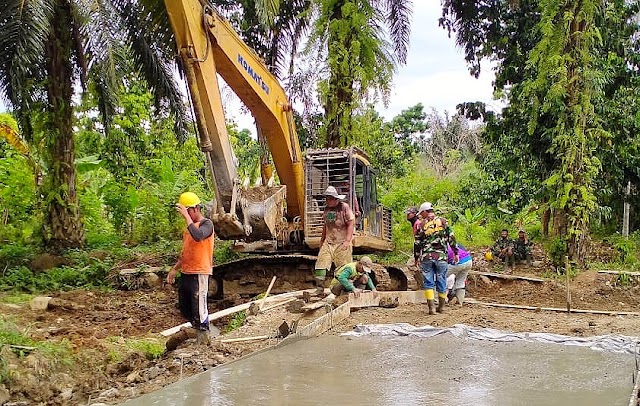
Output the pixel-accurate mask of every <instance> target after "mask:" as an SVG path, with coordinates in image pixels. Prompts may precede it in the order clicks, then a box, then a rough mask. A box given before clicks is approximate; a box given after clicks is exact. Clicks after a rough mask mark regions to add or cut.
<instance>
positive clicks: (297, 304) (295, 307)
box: [287, 299, 306, 313]
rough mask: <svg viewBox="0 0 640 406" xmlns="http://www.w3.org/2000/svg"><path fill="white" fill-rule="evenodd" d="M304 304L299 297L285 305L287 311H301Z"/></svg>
mask: <svg viewBox="0 0 640 406" xmlns="http://www.w3.org/2000/svg"><path fill="white" fill-rule="evenodd" d="M305 304H306V303H305V301H304V300H301V299H298V300H294V301H293V302H291V303H289V304H288V305H287V311H289V312H291V313H302V306H304V305H305Z"/></svg>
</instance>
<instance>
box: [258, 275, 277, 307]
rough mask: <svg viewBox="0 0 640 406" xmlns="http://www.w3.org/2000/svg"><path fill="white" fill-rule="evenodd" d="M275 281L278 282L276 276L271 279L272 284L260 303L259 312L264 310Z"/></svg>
mask: <svg viewBox="0 0 640 406" xmlns="http://www.w3.org/2000/svg"><path fill="white" fill-rule="evenodd" d="M275 281H276V276H275V275H274V276H273V278H271V283H270V284H269V288H267V293H265V294H264V297H263V298H262V301H261V302H260V307H258V310H262V307H263V306H264V303H265V301H266V300H267V296H269V293H271V288H272V287H273V283H274V282H275Z"/></svg>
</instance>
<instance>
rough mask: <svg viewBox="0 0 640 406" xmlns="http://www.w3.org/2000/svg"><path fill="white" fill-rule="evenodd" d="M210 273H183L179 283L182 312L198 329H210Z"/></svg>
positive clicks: (179, 303)
mask: <svg viewBox="0 0 640 406" xmlns="http://www.w3.org/2000/svg"><path fill="white" fill-rule="evenodd" d="M208 290H209V275H201V274H182V275H181V276H180V282H179V284H178V307H179V308H180V313H182V315H183V316H184V317H185V318H186V319H187V320H188V321H189V322H191V325H192V326H193V327H194V328H196V329H198V330H205V331H206V330H209V310H208V309H207V293H208Z"/></svg>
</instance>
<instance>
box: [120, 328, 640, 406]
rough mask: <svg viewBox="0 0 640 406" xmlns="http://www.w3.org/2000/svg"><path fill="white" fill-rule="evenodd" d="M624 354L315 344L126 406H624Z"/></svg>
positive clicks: (627, 388)
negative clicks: (258, 405) (259, 405)
mask: <svg viewBox="0 0 640 406" xmlns="http://www.w3.org/2000/svg"><path fill="white" fill-rule="evenodd" d="M634 370H635V359H634V357H633V356H632V355H629V354H621V353H611V352H602V351H594V350H591V349H588V348H583V347H576V346H567V345H559V344H546V343H531V342H523V341H516V342H507V343H496V342H488V341H477V340H471V339H467V338H458V337H454V336H453V335H451V334H442V335H438V336H435V337H431V338H416V337H377V336H364V337H344V336H342V337H338V336H323V337H318V338H313V339H308V340H301V341H298V342H295V343H293V344H290V345H287V346H284V347H281V348H276V349H273V350H269V351H264V352H261V353H258V354H255V355H253V356H251V357H248V358H244V359H242V360H240V361H237V362H234V363H231V364H228V365H223V366H220V367H217V368H214V369H212V370H210V371H207V372H205V373H202V374H199V375H197V376H194V377H191V378H188V379H184V380H182V381H180V382H177V383H176V384H173V385H171V386H168V387H166V388H164V389H162V390H160V391H157V392H154V393H150V394H147V395H144V396H142V397H140V398H137V399H134V400H131V401H129V402H126V403H125V405H127V406H137V405H190V406H196V405H197V406H200V405H203V406H204V405H257V404H261V405H327V404H329V405H367V406H370V405H398V406H400V405H402V406H407V405H447V406H457V405H461V406H462V405H477V406H483V405H487V406H488V405H491V406H495V405H509V406H510V405H545V406H552V405H558V406H560V405H563V406H564V405H580V406H590V405H594V406H595V405H625V406H626V405H628V403H629V397H630V395H631V391H632V388H633V382H632V376H633V374H634Z"/></svg>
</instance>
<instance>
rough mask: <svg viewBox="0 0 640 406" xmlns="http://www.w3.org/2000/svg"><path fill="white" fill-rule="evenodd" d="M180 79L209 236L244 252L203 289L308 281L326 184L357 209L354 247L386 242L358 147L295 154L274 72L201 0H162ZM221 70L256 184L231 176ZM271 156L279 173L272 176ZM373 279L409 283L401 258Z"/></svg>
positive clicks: (383, 284) (386, 247) (246, 291)
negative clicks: (253, 132)
mask: <svg viewBox="0 0 640 406" xmlns="http://www.w3.org/2000/svg"><path fill="white" fill-rule="evenodd" d="M165 6H166V9H167V13H168V16H169V20H170V23H171V26H172V29H173V33H174V35H175V38H176V43H177V50H178V56H179V62H180V65H181V69H182V71H183V73H184V77H185V78H186V82H187V85H188V86H187V87H188V90H189V96H190V99H191V106H192V109H193V113H194V117H195V122H196V128H197V137H198V144H199V147H200V149H201V150H202V151H203V153H204V155H205V157H206V162H207V166H208V172H209V173H210V175H211V178H212V182H211V184H212V187H213V192H214V195H215V199H214V201H213V202H212V203H211V204H210V205H209V206H210V207H209V209H210V210H209V212H210V213H209V217H210V218H211V220H212V221H213V223H214V228H215V232H216V235H217V237H218V238H220V239H224V240H233V241H234V249H235V250H236V251H239V252H244V253H251V254H252V255H249V256H246V257H245V258H242V259H240V260H237V261H232V262H229V263H226V264H222V265H218V266H215V267H214V270H213V277H212V278H210V279H211V284H210V289H209V291H210V297H212V298H214V299H216V298H222V297H223V295H224V294H227V293H228V294H241V295H255V294H258V293H261V292H264V291H265V290H266V288H267V285H269V283H270V281H271V279H272V277H273V276H276V283H275V284H274V285H273V288H272V290H271V291H272V292H273V293H281V292H285V291H290V290H296V289H306V288H309V287H313V285H314V277H313V268H314V263H315V256H314V254H315V253H317V251H318V249H319V246H320V238H321V235H322V226H323V223H322V215H323V210H324V204H325V201H324V195H323V194H324V191H325V189H326V188H327V186H329V185H332V186H335V187H336V188H337V189H338V190H339V191H340V193H342V194H345V195H346V196H347V197H346V199H345V200H346V201H347V203H348V204H349V206H350V207H351V208H353V209H354V210H355V211H356V216H357V217H356V225H355V235H354V238H353V250H354V253H356V254H361V253H371V252H384V251H391V250H393V241H392V233H391V228H392V216H391V210H390V209H388V208H386V207H384V206H383V205H381V204H380V203H379V202H378V198H377V194H376V174H375V171H374V170H373V169H372V168H371V164H370V161H369V158H368V157H367V154H366V153H365V152H364V151H362V150H361V149H359V148H356V147H350V148H328V149H309V150H307V151H306V152H305V154H304V155H303V153H302V151H301V149H300V144H299V141H298V136H297V134H296V129H295V125H294V120H293V108H292V106H291V104H290V102H289V99H288V98H287V96H286V94H285V91H284V89H283V88H282V86H281V85H280V83H279V82H278V80H277V78H276V77H275V76H274V75H273V74H271V72H270V71H269V69H268V68H267V67H266V66H265V64H264V63H263V62H262V60H261V59H260V58H259V57H258V56H257V55H256V54H255V53H254V52H253V50H252V49H251V48H250V47H249V46H248V45H247V44H246V43H245V42H244V41H243V40H242V38H240V36H239V35H238V34H237V32H236V31H235V30H234V28H233V27H232V26H231V25H230V24H229V22H228V21H226V20H225V19H224V18H223V17H222V16H221V15H220V14H219V13H218V12H217V11H216V9H215V8H214V7H213V6H212V5H210V4H208V3H207V2H206V1H205V0H165ZM217 75H220V77H222V79H223V80H224V81H225V82H226V83H227V85H228V86H229V87H230V88H231V89H232V90H233V91H234V92H235V93H236V95H237V96H238V97H239V98H240V100H241V101H242V102H243V103H244V105H245V106H246V107H247V108H248V109H249V111H250V112H251V114H252V115H253V117H254V119H255V122H256V127H257V133H258V139H259V141H260V144H261V145H264V149H265V151H263V154H262V155H263V156H262V157H261V180H262V184H261V185H258V186H255V187H248V185H246V184H244V185H243V184H241V182H240V180H239V179H238V173H237V166H236V162H235V157H234V154H233V151H232V148H231V144H230V142H229V135H228V133H227V128H226V125H225V118H224V110H223V106H222V99H221V95H220V85H219V82H218V77H217ZM268 154H270V155H271V160H272V161H273V166H275V172H276V174H277V178H278V180H279V183H280V184H279V185H275V181H274V179H275V175H276V174H274V173H273V167H272V165H271V163H270V162H269V159H268ZM374 271H375V274H376V278H377V280H378V288H380V289H388V290H392V289H393V290H406V289H413V288H416V287H417V282H416V280H415V278H414V276H413V273H412V272H411V271H409V270H408V269H407V268H406V267H404V266H386V267H385V266H382V265H380V266H378V267H376V269H375V270H374Z"/></svg>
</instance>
